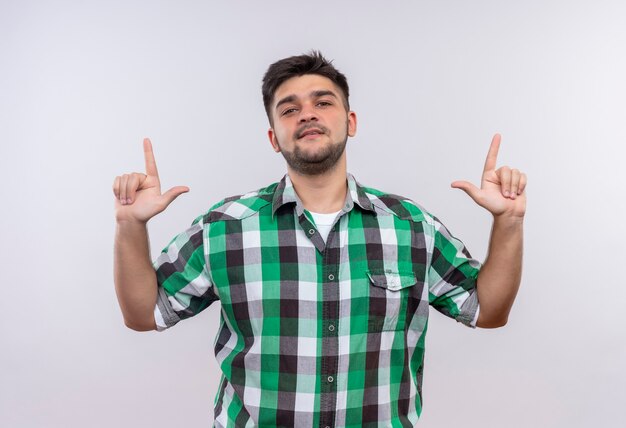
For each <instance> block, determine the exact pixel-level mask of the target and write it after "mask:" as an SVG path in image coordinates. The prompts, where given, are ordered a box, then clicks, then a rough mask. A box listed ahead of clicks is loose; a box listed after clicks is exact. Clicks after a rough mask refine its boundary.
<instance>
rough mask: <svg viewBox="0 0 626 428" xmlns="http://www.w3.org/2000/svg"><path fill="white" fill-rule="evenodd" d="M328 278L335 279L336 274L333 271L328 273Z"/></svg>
mask: <svg viewBox="0 0 626 428" xmlns="http://www.w3.org/2000/svg"><path fill="white" fill-rule="evenodd" d="M328 279H330V280H331V281H332V280H333V279H335V275H333V274H332V273H331V274H330V275H328Z"/></svg>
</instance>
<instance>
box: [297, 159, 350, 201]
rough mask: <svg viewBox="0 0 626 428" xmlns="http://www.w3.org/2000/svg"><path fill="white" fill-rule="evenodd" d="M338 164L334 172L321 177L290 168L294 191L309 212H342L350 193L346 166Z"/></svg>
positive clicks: (331, 171)
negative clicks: (347, 194) (300, 172)
mask: <svg viewBox="0 0 626 428" xmlns="http://www.w3.org/2000/svg"><path fill="white" fill-rule="evenodd" d="M339 164H341V162H338V165H336V167H335V168H333V169H332V170H330V171H328V172H326V173H324V174H320V175H313V176H312V175H302V174H298V173H297V172H295V171H293V170H292V169H290V168H288V174H289V179H290V180H291V183H292V184H293V187H294V190H295V191H296V193H297V194H298V197H299V198H300V200H301V201H302V205H304V208H305V209H307V210H308V211H312V212H315V213H333V212H337V211H339V210H341V208H342V207H343V203H344V202H345V200H346V193H347V192H348V182H347V175H346V166H345V164H344V165H339Z"/></svg>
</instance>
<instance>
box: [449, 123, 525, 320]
mask: <svg viewBox="0 0 626 428" xmlns="http://www.w3.org/2000/svg"><path fill="white" fill-rule="evenodd" d="M499 147H500V135H499V134H496V135H495V136H494V137H493V140H492V141H491V147H490V148H489V153H488V154H487V160H486V161H485V167H484V169H483V175H482V179H481V185H480V189H479V188H478V187H476V186H474V185H473V184H471V183H469V182H467V181H455V182H453V183H452V187H454V188H457V189H461V190H463V191H465V192H466V193H467V194H468V195H469V196H470V197H471V198H472V199H473V200H474V202H476V203H477V204H478V205H480V206H481V207H483V208H485V209H486V210H487V211H489V212H490V213H491V214H492V215H493V226H492V228H491V238H490V240H489V252H488V254H487V259H486V260H485V263H484V265H483V267H482V269H481V270H480V273H479V274H478V280H477V285H476V287H477V292H478V302H479V305H480V312H479V315H478V320H477V322H476V325H477V326H478V327H485V328H494V327H501V326H503V325H505V324H506V323H507V320H508V317H509V312H510V311H511V307H512V306H513V301H514V300H515V296H516V295H517V290H518V289H519V286H520V282H521V277H522V249H523V245H522V244H523V223H524V214H525V213H526V192H525V188H526V175H525V174H523V173H521V172H520V171H518V170H517V169H512V168H509V167H507V166H503V167H501V168H499V169H496V161H497V157H498V149H499Z"/></svg>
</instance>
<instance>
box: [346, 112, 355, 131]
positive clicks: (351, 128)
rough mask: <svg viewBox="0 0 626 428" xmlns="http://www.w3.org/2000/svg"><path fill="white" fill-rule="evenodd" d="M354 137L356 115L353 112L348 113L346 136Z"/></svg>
mask: <svg viewBox="0 0 626 428" xmlns="http://www.w3.org/2000/svg"><path fill="white" fill-rule="evenodd" d="M355 135H356V113H355V112H353V111H349V112H348V136H350V137H354V136H355Z"/></svg>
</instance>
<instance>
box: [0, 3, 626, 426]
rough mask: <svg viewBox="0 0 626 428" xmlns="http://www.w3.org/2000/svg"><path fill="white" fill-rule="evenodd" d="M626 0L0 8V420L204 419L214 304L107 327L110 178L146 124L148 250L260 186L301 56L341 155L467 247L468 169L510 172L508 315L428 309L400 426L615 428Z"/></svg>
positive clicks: (624, 377) (475, 228) (622, 347)
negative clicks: (471, 317) (162, 321)
mask: <svg viewBox="0 0 626 428" xmlns="http://www.w3.org/2000/svg"><path fill="white" fill-rule="evenodd" d="M625 22H626V4H625V3H624V2H621V1H591V0H590V1H585V2H583V1H565V0H563V1H556V0H554V1H524V2H518V1H472V2H468V1H461V0H458V1H420V2H414V1H410V2H409V1H406V2H399V1H398V2H382V1H381V2H367V1H341V2H338V1H317V2H294V1H289V2H288V1H263V2H253V1H247V2H244V1H231V2H226V1H219V2H218V1H215V2H209V1H204V2H202V1H176V2H175V1H171V2H165V1H121V0H118V1H106V2H105V1H100V2H96V1H49V2H45V1H38V2H36V1H17V0H15V1H9V0H1V1H0V173H1V174H2V175H1V179H2V186H1V187H0V192H1V193H0V200H1V202H0V203H1V210H0V216H1V220H2V221H1V222H0V237H1V239H2V243H1V245H0V260H1V266H2V269H1V279H2V280H1V286H2V288H1V290H0V292H1V293H2V297H1V299H0V343H1V345H0V347H1V348H0V425H2V426H3V427H109V426H119V427H144V426H146V427H147V426H150V427H169V426H172V425H176V426H179V425H183V424H184V425H185V426H208V425H209V424H210V421H211V420H212V405H213V398H214V394H215V392H216V390H217V380H218V379H219V373H218V367H217V365H216V363H215V359H214V356H213V339H214V335H215V332H216V324H217V320H218V315H219V306H218V305H217V304H215V305H213V306H212V307H210V308H209V309H208V310H207V311H205V312H204V313H202V314H200V315H199V316H197V317H195V318H194V319H190V320H187V321H185V322H183V323H181V324H179V325H178V326H177V327H176V328H174V329H172V330H170V331H168V332H166V333H155V332H153V333H136V332H134V331H131V330H128V329H126V328H125V327H124V325H123V322H122V318H121V314H120V311H119V309H118V306H117V301H116V298H115V293H114V287H113V279H112V252H113V232H114V219H113V210H112V208H113V197H112V192H111V184H112V181H113V178H114V176H115V175H118V174H121V173H124V172H131V171H137V170H139V171H141V170H142V169H143V153H142V148H141V141H142V138H143V137H144V136H149V137H151V138H152V141H153V143H154V147H155V153H156V158H157V162H158V164H159V168H160V173H161V179H162V182H163V186H164V187H165V188H169V187H170V186H173V185H187V186H189V187H190V188H191V192H190V193H189V194H186V195H184V196H182V197H181V198H179V199H178V200H177V201H176V202H175V203H174V204H173V205H172V206H171V207H170V208H169V209H168V210H167V211H166V212H164V213H163V214H161V215H160V216H159V217H157V218H155V219H154V220H153V221H152V222H151V223H150V233H151V240H152V251H153V255H154V254H157V252H158V251H160V250H161V248H163V247H164V246H165V245H166V244H167V243H168V241H169V240H170V239H171V238H172V237H173V236H174V235H175V234H176V233H178V232H180V231H181V230H183V229H184V228H186V227H187V225H189V224H190V222H191V221H192V220H193V219H194V218H195V217H196V216H197V215H199V214H201V213H202V212H204V211H205V210H206V209H207V208H208V207H209V206H211V205H212V204H213V203H215V202H216V201H218V200H219V199H221V198H223V197H225V196H229V195H233V194H240V193H243V192H246V191H248V190H253V189H256V188H259V187H262V186H265V185H267V184H269V183H272V182H274V181H277V180H278V179H280V177H281V176H282V175H283V174H284V172H285V166H284V162H283V159H282V157H281V155H279V154H275V153H274V152H273V151H272V150H271V147H270V145H269V143H268V141H267V138H266V131H267V127H268V124H267V120H266V118H265V114H264V110H263V107H262V102H261V93H260V82H261V77H262V75H263V73H264V72H265V70H266V68H267V66H268V65H269V64H270V63H272V62H274V61H276V60H277V59H280V58H283V57H285V56H290V55H295V54H300V53H303V52H306V51H308V50H310V49H312V48H315V49H320V50H322V52H323V53H324V54H325V55H326V56H327V57H329V58H331V59H334V60H335V62H334V63H335V65H336V66H337V67H338V68H339V69H340V70H341V71H343V72H344V73H345V74H346V75H347V76H348V79H349V82H350V85H351V92H352V97H351V104H352V107H353V109H354V110H355V111H356V112H357V114H358V118H359V130H358V133H357V136H356V137H355V138H353V139H351V140H350V141H349V143H348V169H349V171H351V172H352V173H353V174H354V175H355V176H356V177H357V179H358V180H359V181H360V182H361V183H363V184H366V185H369V186H372V187H376V188H379V189H382V190H386V191H389V192H392V193H397V194H402V195H405V196H407V197H409V198H411V199H414V200H416V201H418V202H419V203H421V204H422V205H424V206H425V207H426V208H427V209H429V211H431V212H433V213H434V214H436V215H437V216H438V217H439V218H440V219H441V220H442V221H443V222H444V223H445V224H446V225H447V226H448V227H449V228H450V229H451V230H452V231H453V233H455V235H457V236H459V237H460V238H461V239H462V240H463V241H464V242H465V244H466V245H467V246H468V248H469V249H470V251H471V252H472V253H473V255H475V256H477V257H478V258H480V259H483V258H484V256H485V253H486V247H487V241H488V237H489V229H490V217H489V214H488V213H487V212H485V211H484V210H482V209H481V208H480V207H478V206H476V205H474V204H473V202H472V201H471V200H470V199H469V198H468V197H467V196H466V195H465V194H464V193H462V192H461V191H459V190H454V189H450V187H449V184H450V182H452V181H453V180H455V179H469V180H473V181H474V182H477V181H478V179H479V177H480V173H481V170H482V165H483V160H484V157H485V155H486V152H487V148H488V146H489V142H490V140H491V136H492V135H493V134H494V133H495V132H501V133H502V136H503V141H502V147H501V151H500V158H499V164H500V165H504V164H509V165H512V166H515V167H518V168H520V169H522V170H524V171H526V172H527V174H528V177H529V183H530V184H529V187H528V198H529V200H528V212H527V217H526V230H525V231H526V242H525V259H524V278H523V283H522V287H521V290H520V294H519V297H518V299H517V302H516V304H515V306H514V308H513V312H512V314H511V318H510V322H509V324H508V325H507V326H506V327H505V328H503V329H499V330H491V331H489V330H471V329H467V328H465V327H463V326H461V325H457V324H456V323H455V322H453V321H451V320H449V319H447V318H445V317H443V316H441V315H440V314H439V313H436V312H434V311H433V313H432V318H431V324H430V330H429V334H428V339H427V352H426V354H427V357H426V366H425V379H424V398H425V403H424V412H423V415H422V420H421V424H420V426H423V427H450V426H459V425H462V426H465V427H530V426H540V427H588V426H594V427H622V426H626V417H625V415H624V409H623V407H624V399H625V395H624V383H625V382H626V340H625V333H624V332H625V329H624V327H625V325H626V322H625V321H624V315H623V312H624V310H623V308H624V300H625V299H626V291H625V285H626V281H625V279H624V276H625V275H624V267H625V263H624V261H625V253H624V242H625V240H626V230H625V226H624V221H623V219H622V216H623V213H624V208H625V204H624V188H623V185H622V184H623V180H624V173H623V163H624V160H625V156H624V148H623V145H624V143H626V121H625V119H626V117H625V116H626V108H625V107H626V106H625V103H626V101H625V100H626V77H625V76H626V25H625Z"/></svg>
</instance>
